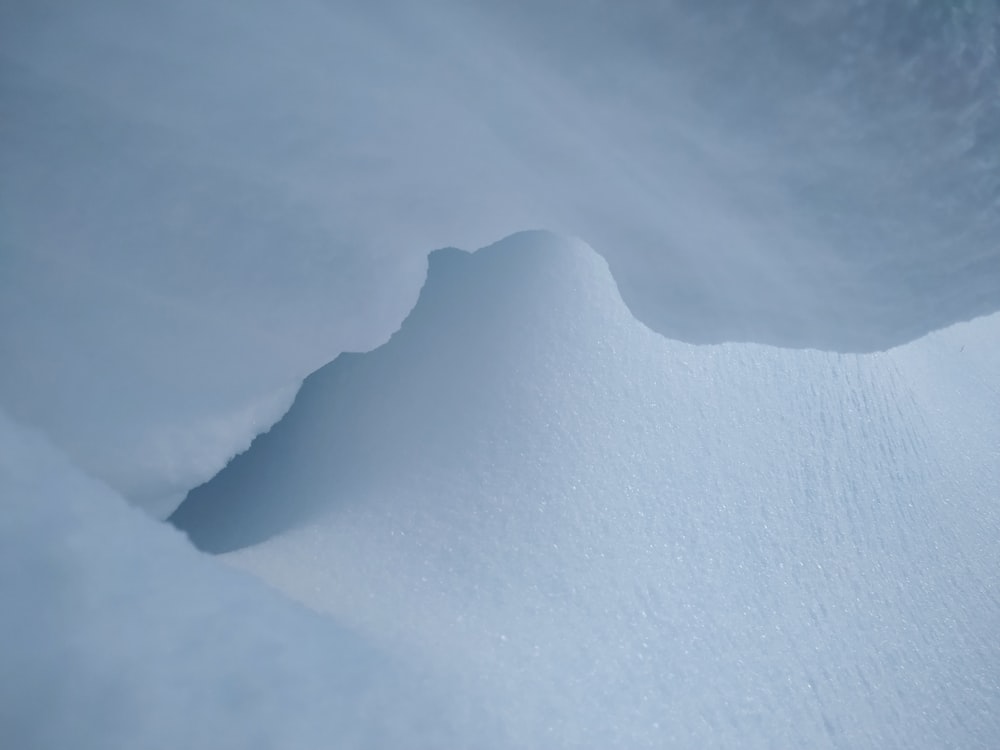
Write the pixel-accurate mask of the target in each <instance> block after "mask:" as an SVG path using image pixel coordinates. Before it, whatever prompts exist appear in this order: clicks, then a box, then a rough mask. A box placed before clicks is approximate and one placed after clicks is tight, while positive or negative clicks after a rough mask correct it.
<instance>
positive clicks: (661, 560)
mask: <svg viewBox="0 0 1000 750" xmlns="http://www.w3.org/2000/svg"><path fill="white" fill-rule="evenodd" d="M990 323H991V325H990V327H989V328H988V329H987V331H988V332H989V333H990V334H991V336H992V338H990V336H982V337H976V340H977V341H978V345H979V346H982V345H984V344H985V343H986V342H987V341H992V346H990V347H989V352H988V353H987V354H986V355H978V356H980V357H982V356H985V357H986V362H988V363H989V367H988V369H977V368H976V366H975V364H974V362H966V363H965V369H964V370H963V371H962V372H961V373H956V372H954V370H953V368H951V367H949V366H946V367H945V372H946V374H947V377H948V379H949V382H950V383H952V384H953V387H958V388H963V389H965V388H972V389H975V388H978V387H987V388H988V387H991V386H990V383H991V382H994V383H995V382H996V378H997V375H998V374H1000V367H998V365H1000V357H998V355H997V353H996V352H997V348H996V344H997V341H998V336H1000V319H997V318H992V319H990ZM942 338H943V342H938V345H937V346H934V345H932V344H931V343H925V342H923V341H921V342H917V343H914V344H911V345H909V346H908V347H904V348H902V349H900V350H895V351H892V352H888V353H884V354H873V355H838V354H830V353H824V352H817V351H790V350H782V349H776V348H773V347H767V346H760V345H747V344H730V345H722V346H694V345H689V344H683V343H680V342H675V341H669V340H667V339H664V338H663V337H661V336H659V335H658V334H656V333H653V332H652V331H650V330H649V329H647V328H645V327H644V326H642V325H641V324H640V323H638V322H637V321H636V320H635V319H634V318H633V317H632V315H631V313H630V312H629V310H628V309H627V307H625V305H624V304H623V303H622V301H621V298H620V297H619V295H618V292H617V290H616V287H615V284H614V281H613V279H612V278H611V275H610V274H609V272H608V270H607V266H606V264H605V263H604V262H603V260H601V259H600V258H599V257H598V256H597V255H596V254H595V253H594V252H593V251H592V250H590V249H589V248H587V247H586V246H583V245H581V244H579V243H572V242H567V241H562V240H559V239H557V238H555V237H552V236H549V235H545V234H525V235H519V236H516V237H512V238H510V239H508V240H505V241H504V242H502V243H500V244H498V245H496V246H494V247H490V248H487V249H485V250H481V251H479V252H477V253H475V254H473V255H469V254H467V253H463V252H461V251H457V250H447V251H440V252H438V253H435V254H433V255H432V256H431V268H430V273H429V276H428V280H427V284H426V286H425V288H424V291H423V293H422V295H421V298H420V301H419V302H418V304H417V306H416V307H415V308H414V310H413V312H412V313H411V314H410V316H409V317H408V318H407V320H406V322H405V323H404V325H403V327H402V329H401V330H400V331H399V332H398V333H397V334H395V335H394V336H393V338H392V339H391V340H390V341H389V342H388V343H387V344H386V345H385V346H383V347H381V348H379V349H377V350H375V351H373V352H370V353H368V354H363V355H346V356H342V357H341V358H339V359H338V360H336V361H335V362H333V363H331V364H330V365H328V366H327V367H325V368H323V369H322V370H320V371H318V372H317V373H315V374H314V375H312V376H311V377H310V378H309V379H308V380H307V381H306V383H305V385H304V387H303V389H302V390H301V392H300V393H299V396H298V398H297V400H296V403H295V405H294V406H293V407H292V410H291V411H290V412H289V414H288V415H287V416H286V417H285V418H284V419H283V420H282V421H281V422H279V423H278V424H277V425H276V426H275V427H274V428H273V429H272V430H271V431H270V432H269V433H268V434H266V435H264V436H261V437H260V438H258V439H257V441H256V442H255V443H254V445H253V446H252V448H251V449H250V450H249V451H248V452H247V453H245V454H244V455H242V456H240V457H238V458H237V459H236V460H235V461H234V462H233V463H232V464H231V465H230V466H229V467H227V468H226V469H225V470H224V471H223V472H222V473H221V474H220V475H219V476H218V477H216V478H215V479H214V480H212V482H210V483H208V484H207V485H206V486H204V487H201V488H199V489H198V490H196V491H194V492H193V493H191V495H190V496H189V497H188V500H187V501H186V503H185V505H183V506H182V507H181V508H180V510H179V511H178V512H177V513H176V514H175V516H174V522H175V523H176V524H177V525H179V526H180V527H182V528H184V529H186V530H187V531H188V532H189V533H190V535H191V537H192V539H193V540H194V541H195V543H196V544H198V545H199V546H201V547H202V548H203V549H206V550H209V551H212V552H231V554H230V555H229V558H228V559H229V560H230V561H231V562H232V563H233V564H234V565H236V566H238V567H241V568H244V569H246V570H250V571H252V572H254V573H256V574H258V575H259V576H260V577H261V578H263V579H264V580H266V581H268V582H270V583H272V584H273V585H274V586H276V587H277V588H279V589H281V590H283V591H286V592H287V593H288V594H289V595H290V596H292V597H293V598H295V599H297V600H299V601H302V602H304V603H306V604H308V605H310V606H312V607H314V608H315V609H317V610H319V611H322V612H326V613H330V614H332V615H334V616H335V617H336V618H337V619H339V620H343V621H346V622H349V623H351V624H352V625H354V626H355V627H357V628H358V629H360V630H362V631H364V632H369V633H377V634H378V635H379V637H380V638H383V639H385V640H387V641H388V642H389V643H391V644H393V647H394V648H395V649H398V650H400V651H403V652H412V653H414V654H417V655H420V657H422V658H423V659H425V660H426V663H427V666H428V668H429V669H434V670H436V671H437V672H438V674H439V675H440V676H441V680H442V682H443V684H450V683H452V682H453V681H455V680H456V678H457V677H458V676H462V675H473V676H474V678H475V680H476V682H477V683H478V684H479V686H480V690H481V691H482V692H483V693H485V694H487V695H489V699H488V705H489V706H490V708H491V711H492V712H493V713H494V719H495V721H496V723H497V724H499V725H501V726H503V728H504V730H505V731H504V735H503V739H499V740H497V739H496V738H491V737H483V736H480V735H478V734H477V735H476V736H466V737H458V738H455V739H454V741H453V742H452V745H451V746H456V747H459V746H461V747H469V746H480V747H486V746H503V747H506V746H515V747H540V746H567V747H594V748H601V747H664V746H679V747H709V746H724V747H768V746H774V745H778V746H782V747H838V746H844V747H871V748H882V747H928V748H932V747H943V746H959V747H983V748H986V747H990V746H992V745H994V744H995V743H996V741H997V739H998V738H1000V722H998V719H997V717H998V716H1000V710H998V709H1000V642H998V640H997V638H996V632H998V628H1000V598H998V596H997V589H996V584H997V573H996V572H997V570H1000V549H998V548H997V546H996V544H995V540H996V539H997V538H998V534H1000V506H998V505H997V502H996V499H997V498H996V487H998V486H1000V462H998V461H997V460H996V459H997V458H998V457H1000V400H998V399H995V398H994V399H992V400H980V401H979V402H978V403H980V404H988V405H989V406H988V407H987V409H986V411H985V412H984V413H983V415H982V420H981V422H980V423H979V429H978V431H977V432H975V433H974V437H975V438H976V439H977V441H982V445H981V447H982V448H983V449H984V450H983V451H982V452H981V453H979V454H978V455H977V456H976V460H974V461H970V462H968V464H963V462H962V461H961V460H960V459H959V457H958V454H959V453H960V452H962V451H965V450H968V446H967V445H966V444H965V442H964V440H963V438H965V439H968V438H969V437H973V434H969V435H964V436H963V435H962V432H963V430H965V429H966V427H967V425H968V424H969V421H970V420H969V418H970V414H969V413H968V412H966V411H965V410H963V409H961V408H959V409H957V410H956V409H954V408H952V400H953V399H955V398H956V397H957V394H955V393H948V392H942V391H941V390H940V389H938V388H927V387H925V386H926V385H927V384H928V380H929V379H930V378H931V374H930V373H928V372H920V371H917V372H912V371H911V369H915V368H916V364H917V363H918V362H923V363H924V365H925V368H929V369H930V370H931V373H933V371H934V368H935V364H934V362H928V361H926V360H927V359H929V358H930V357H937V356H941V357H943V358H954V359H961V358H962V357H963V355H964V352H963V351H961V350H960V348H959V346H960V345H958V346H957V345H955V339H950V337H949V336H947V335H943V336H942ZM972 348H974V345H972V344H971V342H970V346H969V349H970V350H971V349H972ZM973 356H974V357H975V356H977V355H973ZM980 379H983V381H982V382H980ZM931 385H933V382H932V383H931ZM964 395H972V394H970V393H966V394H964ZM960 400H961V399H960ZM956 438H957V439H956ZM990 459H992V460H990ZM508 738H512V739H513V743H512V745H511V744H509V743H510V739H508Z"/></svg>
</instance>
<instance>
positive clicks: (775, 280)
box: [0, 0, 1000, 515]
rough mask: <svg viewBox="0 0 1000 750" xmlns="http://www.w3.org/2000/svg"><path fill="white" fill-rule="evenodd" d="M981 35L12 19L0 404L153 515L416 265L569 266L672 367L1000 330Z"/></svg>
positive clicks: (406, 13) (6, 67) (391, 320)
mask: <svg viewBox="0 0 1000 750" xmlns="http://www.w3.org/2000/svg"><path fill="white" fill-rule="evenodd" d="M998 33H1000V7H998V6H997V5H996V4H995V3H992V2H980V3H957V2H956V3H941V2H938V1H937V0H921V1H920V2H910V1H909V0H889V1H887V2H881V3H861V4H859V3H851V4H845V3H843V2H839V0H815V1H813V2H808V3H801V2H798V3H793V4H789V3H785V2H771V1H766V2H755V3H754V4H753V5H752V6H750V5H748V4H747V3H745V2H743V1H742V0H726V1H724V2H713V3H710V4H705V3H701V2H693V0H672V1H671V2H656V3H652V2H637V1H636V0H626V1H625V2H614V3H608V2H590V3H580V2H568V1H567V0H541V1H538V2H535V1H532V2H521V1H518V2H504V3H495V4H485V5H484V6H479V7H476V6H475V5H474V6H470V5H469V4H468V3H456V2H450V1H447V0H430V1H429V2H421V3H419V4H414V3H407V2H402V1H401V0H399V1H397V0H375V1H372V0H364V1H363V2H362V1H361V0H340V1H338V2H321V1H320V0H291V1H290V2H286V3H283V4H282V5H281V7H280V8H278V7H276V6H275V5H274V4H273V3H269V2H263V0H247V1H246V2H241V3H238V4H237V3H231V2H227V1H226V0H174V1H173V2H170V3H159V2H148V1H141V0H140V1H139V2H124V1H123V0H95V2H88V3H86V4H85V5H83V4H77V3H68V2H64V1H63V0H36V1H33V2H30V3H4V4H3V5H2V6H0V244H2V254H0V264H2V265H0V359H2V360H3V362H4V367H3V368H0V403H2V404H3V405H4V407H5V408H6V409H7V411H8V412H9V413H10V414H11V415H12V416H14V417H15V418H17V419H19V420H21V421H22V422H24V423H26V424H32V425H36V426H38V427H39V428H41V429H43V430H44V431H45V432H46V434H48V435H49V436H50V438H51V439H52V440H53V441H54V442H55V443H56V444H57V445H58V446H59V447H60V448H61V449H63V450H65V451H66V452H67V454H68V455H69V456H70V457H71V458H72V459H73V460H74V461H76V462H77V463H78V464H79V465H80V466H82V467H83V468H84V469H85V470H87V471H88V472H89V473H91V474H93V475H94V476H98V477H100V478H102V479H103V480H104V481H106V482H108V483H109V484H111V485H112V486H113V487H114V488H115V489H116V490H118V491H119V492H120V493H122V494H124V495H125V496H126V497H127V498H128V499H129V500H131V501H132V502H134V503H136V504H138V505H141V506H143V507H145V508H147V509H148V510H150V512H152V513H154V515H164V514H165V513H167V512H169V510H171V509H172V507H173V506H174V505H175V504H176V499H177V498H178V497H180V496H181V495H182V494H183V492H184V491H186V490H187V489H189V488H190V487H193V486H195V485H197V484H200V483H201V482H203V481H205V480H206V479H208V478H209V477H210V476H211V475H212V474H213V473H214V472H215V471H217V470H218V469H219V468H221V467H222V465H223V464H224V463H225V461H226V460H227V459H228V458H229V457H230V456H232V455H233V454H235V453H236V452H238V451H239V450H242V449H243V448H245V446H246V444H247V443H248V442H249V440H250V439H251V438H252V437H253V435H255V434H256V433H257V432H259V431H260V430H261V429H263V428H264V427H266V426H267V425H268V424H270V423H271V422H273V421H274V420H275V419H277V418H278V417H279V416H280V414H281V411H282V409H281V408H280V407H279V406H278V404H279V403H281V402H282V400H283V399H284V400H285V401H287V396H288V393H289V389H294V387H295V386H296V385H297V384H299V383H300V382H301V380H302V379H303V378H304V377H305V376H306V375H307V374H308V373H310V372H312V371H313V370H315V369H316V368H318V367H320V366H321V365H323V364H324V363H326V362H328V361H329V360H331V359H332V358H334V357H335V356H336V355H337V354H339V353H340V352H342V351H352V350H354V351H365V350H369V349H371V348H374V347H375V346H377V345H379V344H381V343H383V342H384V341H385V340H386V339H387V338H388V336H389V335H390V334H391V333H392V331H394V330H395V329H396V328H397V327H398V326H399V324H400V323H401V321H402V320H403V318H404V317H405V315H406V313H407V312H408V310H409V309H410V308H411V307H412V304H413V302H414V301H415V299H416V296H417V293H418V291H419V289H420V286H421V284H422V282H423V278H424V271H425V265H426V263H425V258H426V253H427V252H428V251H429V250H430V249H433V248H438V247H445V246H457V247H466V248H476V247H481V246H483V245H486V244H488V243H489V242H492V241H495V240H496V239H497V238H499V237H503V236H505V235H508V234H510V233H512V232H515V231H519V230H523V229H528V228H540V227H544V228H548V229H551V230H554V231H557V232H559V233H561V234H565V235H568V236H577V237H581V238H583V239H584V240H586V241H587V242H588V243H589V244H590V245H591V246H593V247H594V248H595V249H597V250H598V252H600V253H601V254H602V255H603V256H604V257H605V258H606V259H607V260H608V261H609V263H610V266H611V269H612V271H613V273H614V275H615V278H616V281H617V283H618V285H619V288H620V289H621V291H622V295H623V297H624V299H625V301H626V302H627V303H628V305H629V307H630V309H631V310H632V311H633V313H634V314H635V315H636V316H637V317H639V318H640V319H641V320H642V321H643V322H644V323H646V324H647V325H649V326H650V327H651V328H653V329H654V330H657V331H659V332H661V333H665V334H667V335H669V336H670V337H673V338H678V339H681V340H686V341H690V342H695V343H705V342H720V341H734V340H739V341H755V342H761V343H771V344H781V345H790V346H798V347H817V348H824V349H834V350H839V351H870V350H878V349H884V348H887V347H890V346H892V345H895V344H899V343H902V342H904V341H906V340H910V339H913V338H915V337H917V336H920V335H922V334H924V333H926V332H928V331H930V330H933V329H936V328H939V327H941V326H944V325H947V324H949V323H952V322H954V321H957V320H965V319H969V318H972V317H974V316H976V315H983V314H986V313H990V312H993V311H995V310H996V309H997V308H998V306H1000V251H998V250H997V244H996V242H995V238H996V237H997V236H998V235H1000V207H998V202H997V200H998V195H1000V168H998V167H1000V161H998V160H1000V94H998V91H997V88H996V85H997V84H996V82H997V81H998V80H1000V60H998V58H997V55H996V49H997V35H998ZM281 394H285V395H284V396H282V395H281ZM95 430H96V431H98V432H99V433H100V434H101V435H102V436H103V438H102V439H101V440H94V439H93V437H92V436H93V434H94V432H95Z"/></svg>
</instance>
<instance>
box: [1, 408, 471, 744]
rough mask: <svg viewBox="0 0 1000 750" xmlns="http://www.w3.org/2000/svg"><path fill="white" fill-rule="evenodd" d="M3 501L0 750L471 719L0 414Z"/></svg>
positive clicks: (349, 732) (432, 728)
mask: <svg viewBox="0 0 1000 750" xmlns="http://www.w3.org/2000/svg"><path fill="white" fill-rule="evenodd" d="M0 497H2V498H3V511H4V514H3V523H0V592H3V599H4V605H3V609H2V612H0V642H2V643H3V649H0V744H2V745H3V746H4V747H6V748H18V749H19V750H43V749H44V748H65V747H73V748H80V750H91V749H93V750H111V749H113V748H121V749H122V750H126V749H131V748H138V747H188V748H225V749H230V748H231V749H232V750H236V749H237V748H250V747H253V748H320V747H338V748H341V747H343V748H353V747H366V748H377V747H442V746H443V744H442V743H445V744H446V742H445V741H444V740H442V739H441V738H442V736H445V737H448V736H452V735H454V733H455V731H454V729H453V728H452V727H453V725H454V724H456V723H457V724H459V725H461V724H462V723H463V722H464V721H466V720H467V717H468V716H475V715H476V714H475V713H474V712H472V713H469V712H465V711H463V709H462V708H461V705H462V703H463V700H464V699H462V698H461V697H459V699H458V700H451V701H449V702H448V703H446V702H445V701H443V700H441V699H440V698H438V697H436V696H438V695H439V694H440V691H439V690H437V689H436V687H435V686H434V685H433V684H431V683H429V682H428V681H427V679H426V677H425V676H423V675H421V674H420V672H419V671H417V670H415V669H413V668H412V666H410V665H409V664H407V662H406V661H405V660H404V659H401V658H399V657H398V656H396V655H393V654H391V653H388V652H386V651H384V649H381V648H380V647H379V646H378V645H377V644H375V643H373V642H372V641H371V640H370V639H368V638H366V637H365V636H363V635H361V634H359V633H357V632H356V631H354V630H352V629H351V628H349V627H345V626H343V625H340V624H338V623H337V622H335V621H334V620H332V619H331V618H329V617H320V616H318V615H316V614H314V613H312V612H309V611H307V610H305V609H304V608H302V607H300V606H297V605H294V604H292V603H290V602H288V601H287V600H286V599H284V598H283V597H281V596H280V595H278V594H276V593H275V592H273V591H269V590H267V588H266V587H264V586H263V585H262V584H261V583H260V582H258V581H256V580H254V579H252V578H250V577H248V576H246V575H245V574H242V573H236V572H234V571H231V570H227V569H225V568H224V567H223V566H220V565H218V564H217V563H216V562H215V561H212V560H210V559H207V558H205V557H204V556H202V555H199V554H198V553H197V552H196V551H195V550H194V549H192V548H191V547H190V545H188V544H187V543H186V542H185V541H184V540H183V538H182V537H181V535H180V534H178V533H177V532H176V531H174V530H173V529H170V528H169V527H167V526H165V525H163V524H159V523H156V522H154V521H152V520H151V519H150V518H149V517H148V516H146V515H145V514H143V513H141V512H139V511H138V510H136V509H134V508H130V507H128V505H126V503H125V501H124V500H123V499H122V498H121V497H118V496H116V495H115V494H114V493H113V492H112V491H111V490H109V489H108V488H107V487H106V486H104V485H102V484H101V483H99V482H96V481H94V480H92V479H90V478H88V477H85V476H83V475H82V474H81V473H80V472H79V471H78V470H77V469H75V468H74V467H73V466H72V465H71V464H69V462H68V461H66V459H65V458H64V457H63V456H60V455H59V454H58V453H57V452H56V451H55V450H54V449H52V448H51V447H50V446H49V445H47V444H46V443H45V441H44V440H43V439H42V438H41V437H40V436H38V435H37V434H36V433H34V432H32V431H28V430H25V429H23V428H21V427H19V426H17V425H16V424H15V423H14V422H12V421H11V420H9V419H8V418H7V417H5V416H3V415H0ZM429 717H436V718H435V721H434V724H433V725H430V722H429V720H428V719H429ZM482 721H484V720H483V719H481V718H480V719H479V720H478V721H477V723H481V722H482ZM482 725H483V726H488V725H486V724H482Z"/></svg>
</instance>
